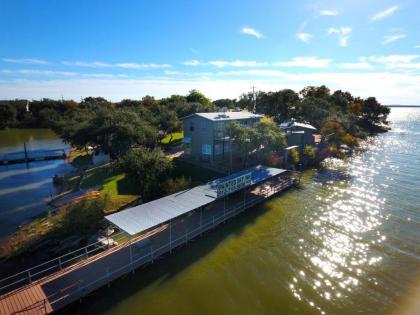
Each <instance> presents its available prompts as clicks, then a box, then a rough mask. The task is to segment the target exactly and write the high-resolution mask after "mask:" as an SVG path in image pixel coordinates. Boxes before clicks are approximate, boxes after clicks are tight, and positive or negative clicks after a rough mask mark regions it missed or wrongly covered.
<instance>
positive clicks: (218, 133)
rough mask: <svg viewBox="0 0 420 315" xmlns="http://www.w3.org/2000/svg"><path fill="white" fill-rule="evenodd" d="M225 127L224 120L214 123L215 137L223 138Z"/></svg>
mask: <svg viewBox="0 0 420 315" xmlns="http://www.w3.org/2000/svg"><path fill="white" fill-rule="evenodd" d="M223 129H224V125H223V123H222V122H216V123H215V124H214V137H215V138H223V133H224V132H223V131H224V130H223Z"/></svg>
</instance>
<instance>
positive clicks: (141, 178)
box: [121, 147, 172, 200]
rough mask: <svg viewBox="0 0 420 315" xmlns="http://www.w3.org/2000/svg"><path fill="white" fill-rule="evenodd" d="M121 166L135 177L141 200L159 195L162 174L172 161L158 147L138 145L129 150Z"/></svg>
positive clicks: (166, 170) (170, 166) (168, 168)
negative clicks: (151, 147) (134, 148)
mask: <svg viewBox="0 0 420 315" xmlns="http://www.w3.org/2000/svg"><path fill="white" fill-rule="evenodd" d="M121 166H122V167H123V169H124V170H125V171H126V172H127V173H130V174H133V175H134V177H135V178H136V181H137V184H138V185H139V187H140V191H141V192H142V198H143V200H148V199H150V198H151V197H153V196H157V195H159V187H160V182H161V180H162V178H163V175H164V174H166V173H167V172H168V171H169V170H170V169H171V168H172V162H171V160H169V159H168V158H166V156H165V155H164V154H163V152H162V150H160V149H159V148H155V149H148V148H144V147H140V148H138V149H136V150H133V151H131V152H129V153H128V154H127V155H126V156H125V157H124V158H123V161H122V164H121Z"/></svg>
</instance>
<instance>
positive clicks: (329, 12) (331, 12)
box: [319, 10, 338, 16]
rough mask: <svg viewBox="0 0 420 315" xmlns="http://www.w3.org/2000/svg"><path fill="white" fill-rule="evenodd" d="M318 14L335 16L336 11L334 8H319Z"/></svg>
mask: <svg viewBox="0 0 420 315" xmlns="http://www.w3.org/2000/svg"><path fill="white" fill-rule="evenodd" d="M319 14H320V15H323V16H337V15H338V11H335V10H321V11H319Z"/></svg>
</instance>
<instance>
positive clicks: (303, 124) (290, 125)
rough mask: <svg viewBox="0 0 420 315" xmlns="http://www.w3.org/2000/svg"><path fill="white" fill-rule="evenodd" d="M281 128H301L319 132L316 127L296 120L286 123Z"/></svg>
mask: <svg viewBox="0 0 420 315" xmlns="http://www.w3.org/2000/svg"><path fill="white" fill-rule="evenodd" d="M279 127H280V128H282V129H287V128H292V127H300V128H305V129H312V130H317V129H316V128H315V127H314V126H312V125H310V124H305V123H301V122H297V121H295V120H289V121H284V122H282V123H281V124H280V125H279Z"/></svg>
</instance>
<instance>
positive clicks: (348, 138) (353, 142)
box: [342, 133, 359, 148]
mask: <svg viewBox="0 0 420 315" xmlns="http://www.w3.org/2000/svg"><path fill="white" fill-rule="evenodd" d="M342 140H343V143H344V144H346V145H348V146H349V147H350V148H354V147H357V146H358V145H359V141H357V138H356V137H354V136H352V135H351V134H349V133H348V134H346V135H345V136H343V138H342Z"/></svg>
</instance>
